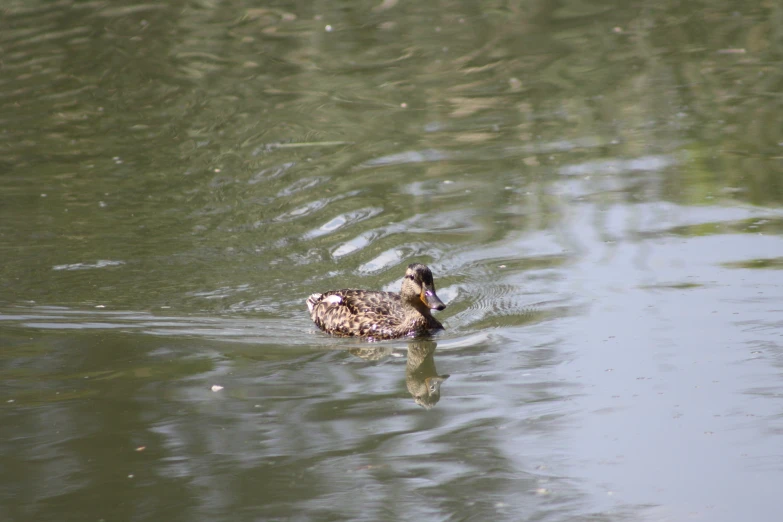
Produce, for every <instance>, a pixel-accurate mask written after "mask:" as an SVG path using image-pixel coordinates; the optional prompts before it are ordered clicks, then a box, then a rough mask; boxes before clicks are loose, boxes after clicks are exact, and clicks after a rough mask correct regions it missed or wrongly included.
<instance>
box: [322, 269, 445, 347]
mask: <svg viewBox="0 0 783 522" xmlns="http://www.w3.org/2000/svg"><path fill="white" fill-rule="evenodd" d="M307 308H308V310H310V317H311V318H312V320H313V322H314V323H315V324H316V326H318V328H320V329H321V330H323V331H325V332H327V333H330V334H332V335H337V336H341V337H365V338H367V340H370V341H375V340H379V339H396V338H398V337H405V336H411V337H414V336H417V335H420V334H423V333H427V332H428V331H431V330H442V329H443V325H442V324H440V322H438V320H437V319H435V318H434V317H433V316H432V314H431V313H430V309H432V310H443V309H444V308H446V305H445V304H443V301H441V300H440V298H439V297H438V295H437V294H436V293H435V282H434V281H433V279H432V272H431V271H430V269H429V268H427V266H426V265H422V264H421V263H413V264H411V265H408V269H407V270H406V271H405V277H404V278H403V280H402V288H401V289H400V293H399V294H398V293H395V292H377V291H373V290H352V289H346V290H332V291H330V292H326V293H323V294H313V295H311V296H310V297H308V298H307Z"/></svg>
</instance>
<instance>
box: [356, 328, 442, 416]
mask: <svg viewBox="0 0 783 522" xmlns="http://www.w3.org/2000/svg"><path fill="white" fill-rule="evenodd" d="M437 346H438V343H436V342H435V341H425V340H420V341H411V342H409V343H408V360H407V362H406V364H405V385H406V386H407V388H408V392H409V393H410V394H411V395H412V396H413V400H414V401H415V402H416V404H418V405H419V406H422V407H424V408H426V409H428V410H429V409H430V408H432V407H433V406H435V405H436V404H438V401H439V400H440V385H441V384H442V383H443V381H445V380H446V379H448V378H449V375H438V371H437V370H436V369H435V348H436V347H437ZM349 351H350V353H351V354H353V355H355V356H357V357H361V358H362V359H364V360H366V361H378V360H380V359H383V358H386V357H389V356H390V355H392V354H393V353H394V349H393V348H392V347H390V346H373V347H366V348H364V347H363V348H353V349H351V350H349Z"/></svg>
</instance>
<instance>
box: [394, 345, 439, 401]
mask: <svg viewBox="0 0 783 522" xmlns="http://www.w3.org/2000/svg"><path fill="white" fill-rule="evenodd" d="M437 346H438V344H437V343H436V342H434V341H414V342H412V343H410V344H408V361H407V363H406V364H405V385H406V386H407V387H408V391H409V392H410V394H411V395H412V396H413V400H414V401H416V404H418V405H419V406H423V407H424V408H426V409H428V410H429V409H430V408H432V407H433V406H435V405H436V404H438V401H439V400H440V385H441V384H442V383H443V381H445V380H446V379H448V378H449V375H448V374H444V375H438V370H436V369H435V348H437Z"/></svg>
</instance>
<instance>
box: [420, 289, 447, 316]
mask: <svg viewBox="0 0 783 522" xmlns="http://www.w3.org/2000/svg"><path fill="white" fill-rule="evenodd" d="M421 302H422V303H424V304H425V305H427V307H428V308H430V309H431V310H443V309H444V308H446V305H445V304H443V301H441V300H440V297H438V294H436V293H435V289H434V288H432V287H429V288H428V287H426V286H425V287H424V288H423V289H422V290H421Z"/></svg>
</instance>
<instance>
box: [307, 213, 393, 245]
mask: <svg viewBox="0 0 783 522" xmlns="http://www.w3.org/2000/svg"><path fill="white" fill-rule="evenodd" d="M381 212H383V208H381V207H368V208H361V209H359V210H353V211H351V212H346V213H344V214H340V215H339V216H335V217H333V218H332V219H330V220H329V221H327V222H326V223H324V224H323V225H321V226H320V227H318V228H317V229H315V230H311V231H309V232H307V233H305V234H304V236H303V239H314V238H316V237H321V236H325V235H327V234H331V233H332V232H334V231H335V230H339V229H341V228H343V227H346V226H349V225H353V224H355V223H359V222H360V221H364V220H365V219H368V218H371V217H373V216H377V215H378V214H380V213H381Z"/></svg>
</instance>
